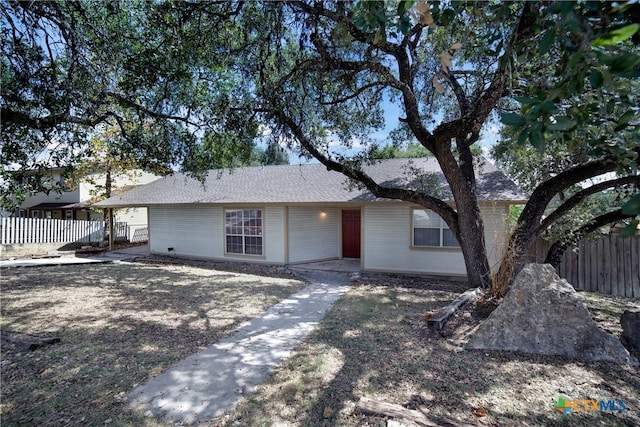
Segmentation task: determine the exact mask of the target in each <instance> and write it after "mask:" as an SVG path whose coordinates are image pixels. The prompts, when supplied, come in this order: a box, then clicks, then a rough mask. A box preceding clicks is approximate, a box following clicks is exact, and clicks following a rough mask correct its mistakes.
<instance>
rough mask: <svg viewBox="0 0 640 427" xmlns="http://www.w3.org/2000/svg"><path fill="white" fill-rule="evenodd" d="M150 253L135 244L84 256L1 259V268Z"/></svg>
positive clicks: (121, 258)
mask: <svg viewBox="0 0 640 427" xmlns="http://www.w3.org/2000/svg"><path fill="white" fill-rule="evenodd" d="M148 254H149V246H148V245H144V246H134V247H131V248H125V249H117V250H115V251H107V252H96V253H95V254H91V253H85V254H84V256H77V255H76V256H74V255H60V256H56V255H52V256H51V257H40V258H22V259H20V258H17V259H15V260H2V261H0V268H9V267H42V266H46V265H71V264H100V263H108V262H123V261H132V260H134V259H136V258H138V257H141V256H146V255H148Z"/></svg>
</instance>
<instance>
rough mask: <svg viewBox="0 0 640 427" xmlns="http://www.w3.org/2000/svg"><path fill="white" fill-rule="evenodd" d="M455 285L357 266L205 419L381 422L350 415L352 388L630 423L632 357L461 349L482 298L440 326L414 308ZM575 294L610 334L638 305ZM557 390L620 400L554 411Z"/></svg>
mask: <svg viewBox="0 0 640 427" xmlns="http://www.w3.org/2000/svg"><path fill="white" fill-rule="evenodd" d="M464 290H465V286H464V285H463V284H460V283H456V282H447V281H442V280H434V279H425V278H408V277H393V276H383V275H371V276H367V275H365V276H363V278H362V279H361V280H359V281H358V282H357V283H356V285H355V286H354V288H353V289H352V290H351V291H350V292H349V293H347V295H346V296H345V297H343V298H342V299H341V300H340V301H338V302H337V303H336V305H335V306H334V307H333V309H332V310H331V312H330V313H329V314H328V316H327V317H326V318H325V320H324V321H323V322H322V324H321V325H320V326H319V328H318V329H317V330H316V331H315V332H314V333H313V334H312V335H311V336H310V337H309V338H308V339H307V340H306V342H305V343H304V344H303V345H302V346H300V347H299V348H298V349H297V351H296V353H295V354H294V355H293V356H292V357H291V358H289V359H288V360H286V361H285V362H284V363H283V364H282V365H281V366H280V367H279V368H278V369H277V371H276V372H275V373H274V375H273V376H272V377H270V378H269V379H268V381H266V382H265V383H264V384H262V385H261V386H259V387H258V389H257V390H256V393H254V394H253V395H251V396H248V397H247V398H245V400H244V401H243V402H242V403H241V405H239V407H238V408H237V410H236V411H235V412H234V413H233V414H230V415H229V416H227V417H224V418H221V419H218V420H213V421H212V422H211V423H209V424H207V425H211V426H217V425H225V426H239V425H242V426H244V425H250V426H272V425H278V426H386V425H387V420H386V419H385V418H383V417H375V416H365V415H354V408H355V406H356V404H357V402H358V401H359V400H360V398H361V397H366V398H369V399H376V400H381V401H385V402H389V403H393V404H399V405H403V406H404V407H406V408H411V409H416V408H419V409H420V410H421V411H425V412H426V413H428V414H429V415H430V416H432V417H434V418H440V419H447V420H452V421H454V422H455V423H460V424H462V423H469V424H474V425H488V426H523V425H531V426H533V425H545V426H547V425H564V426H574V425H576V426H592V425H609V426H625V425H628V426H637V425H640V412H639V410H640V370H639V369H638V368H634V367H630V366H627V365H618V364H608V363H584V362H578V361H574V360H567V359H563V358H560V357H549V356H535V355H528V354H519V353H515V352H493V351H467V350H464V345H465V343H466V342H467V340H468V338H469V336H470V334H471V333H472V332H473V331H474V330H475V328H476V327H477V326H478V325H479V324H480V322H481V321H482V320H483V319H484V318H486V317H487V316H488V315H489V313H490V312H491V310H492V308H493V307H492V304H491V303H490V302H489V303H487V301H485V300H483V299H480V298H478V299H476V300H473V301H471V302H470V303H469V304H467V305H466V306H464V307H463V308H462V309H461V310H458V311H457V312H456V314H455V315H454V317H453V318H452V319H450V321H449V322H448V323H447V325H446V326H445V328H444V329H443V330H442V331H432V330H430V329H428V328H427V326H426V321H425V315H428V314H429V313H431V312H433V311H436V310H438V309H439V308H441V307H443V306H444V305H446V304H447V303H449V302H450V301H452V300H453V299H455V298H456V297H457V296H458V295H459V294H460V293H461V292H463V291H464ZM582 295H583V296H584V297H585V300H586V303H587V305H588V307H589V309H590V311H591V313H592V314H593V317H594V318H595V320H596V321H597V322H598V323H599V325H600V326H601V327H603V328H604V329H606V330H608V331H609V332H611V333H613V334H615V335H616V336H619V335H620V332H621V328H620V323H619V317H620V315H621V314H622V312H623V311H624V310H625V309H629V308H636V309H637V308H638V301H637V300H632V299H625V298H617V297H607V296H601V295H597V294H589V293H583V294H582ZM426 317H428V316H426ZM570 336H571V331H567V337H568V339H570ZM560 397H563V398H564V399H565V400H574V399H590V400H600V399H604V400H609V399H613V400H616V401H617V400H624V401H625V404H626V406H627V407H628V408H629V410H628V411H626V412H624V413H612V412H611V411H609V412H582V413H578V412H574V413H570V414H568V415H563V414H562V413H561V412H559V411H557V410H555V409H554V405H555V404H556V403H557V402H558V399H559V398H560ZM406 425H413V424H410V423H406Z"/></svg>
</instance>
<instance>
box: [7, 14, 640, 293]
mask: <svg viewBox="0 0 640 427" xmlns="http://www.w3.org/2000/svg"><path fill="white" fill-rule="evenodd" d="M2 14H3V32H4V34H3V60H2V61H3V62H2V66H3V73H2V74H3V98H2V114H3V135H2V138H3V156H7V158H8V159H10V160H11V161H13V162H17V163H19V162H20V159H21V158H20V156H21V155H23V154H25V153H34V152H36V153H37V152H38V149H40V150H41V149H42V148H43V147H45V148H49V149H50V148H51V143H52V142H56V141H62V140H64V141H65V144H62V145H61V147H65V148H67V149H68V147H74V146H76V145H77V144H78V139H77V136H75V135H74V132H77V131H78V130H84V129H87V128H89V129H90V128H91V127H92V126H95V125H96V124H97V123H101V122H103V121H109V122H111V123H115V124H118V125H119V126H120V127H121V128H122V131H123V136H124V137H125V138H124V140H125V141H127V143H128V144H130V145H129V147H130V149H131V150H132V151H133V152H135V153H138V154H139V157H140V158H141V159H147V160H148V161H151V162H161V163H165V164H183V165H186V166H188V168H189V169H191V170H192V171H202V170H204V169H206V168H207V167H210V165H208V164H207V163H208V161H207V160H208V159H210V157H208V156H206V155H203V148H204V153H206V151H207V150H206V148H207V144H211V145H212V146H217V147H219V146H220V145H222V146H224V147H229V148H230V150H231V151H232V152H233V150H234V149H239V147H241V145H242V143H243V142H244V141H248V140H251V139H253V138H255V137H256V136H258V135H263V137H264V135H268V137H269V138H271V139H272V140H273V141H276V142H278V143H283V142H286V143H288V144H289V145H290V146H291V147H292V148H294V149H297V150H299V152H300V154H301V155H304V156H308V157H313V158H315V159H317V160H318V161H320V162H321V163H323V164H324V165H325V166H326V167H327V168H329V169H331V170H335V171H338V172H341V173H343V174H344V175H345V176H347V177H348V178H350V179H351V180H352V181H354V182H355V183H357V184H358V185H361V186H363V187H366V188H367V189H369V190H370V191H371V192H372V193H374V194H375V195H377V196H379V197H386V198H391V199H399V200H404V201H408V202H412V203H416V204H419V205H421V206H424V207H425V208H429V209H432V210H434V211H435V212H437V213H438V214H439V215H440V216H441V217H442V218H443V219H444V220H445V221H446V222H447V224H448V225H449V227H450V229H451V230H452V232H453V233H454V234H455V235H456V237H457V238H458V241H459V242H460V244H461V250H462V252H463V254H464V259H465V263H466V268H467V272H468V276H469V282H470V283H471V284H472V285H473V286H483V287H489V286H491V285H492V283H493V284H494V285H495V291H496V292H497V293H501V292H503V291H504V290H505V289H506V287H507V286H508V284H509V282H510V280H511V279H512V277H513V274H514V273H515V272H516V271H517V270H518V268H519V267H520V265H521V264H522V262H524V259H525V256H526V254H527V253H528V252H529V250H530V248H531V245H532V244H533V242H534V241H535V240H536V239H537V238H538V236H539V235H540V234H541V233H542V232H544V230H545V229H546V228H548V227H549V226H550V225H552V224H553V222H554V221H558V220H560V219H562V218H563V217H566V216H567V215H570V214H571V209H572V208H573V207H575V206H576V203H575V202H576V201H579V200H578V199H579V198H586V197H589V195H590V194H592V192H594V191H596V189H597V187H596V189H594V188H593V187H591V190H589V189H586V188H585V189H584V190H580V191H575V192H574V193H572V194H573V196H572V198H571V199H570V200H571V201H570V202H569V200H567V203H564V204H562V205H560V206H559V207H558V208H557V209H556V210H555V211H554V212H553V213H552V214H551V215H547V216H545V212H546V211H547V208H548V206H549V204H550V203H551V202H552V201H553V200H554V199H555V198H556V196H557V195H558V194H559V193H561V192H563V191H566V190H567V189H569V188H571V189H575V188H576V186H579V185H580V184H581V183H583V182H585V181H586V180H588V179H590V178H594V177H603V176H604V177H605V178H602V179H604V180H605V181H609V180H615V179H626V180H627V181H625V185H629V184H633V185H637V184H638V176H637V158H638V155H639V154H640V148H639V143H638V137H637V130H638V110H637V108H634V107H633V105H634V104H633V103H634V96H635V95H634V94H633V93H626V94H625V93H624V90H622V86H621V85H620V83H619V82H620V81H622V80H625V79H634V78H637V77H638V66H639V63H640V56H639V55H638V51H637V31H638V27H637V26H636V25H635V24H634V23H633V20H634V19H637V17H636V18H634V16H635V15H634V14H637V5H629V4H626V3H622V4H618V5H613V4H610V3H607V2H580V3H574V2H557V3H555V2H523V3H520V2H487V3H485V2H464V1H462V2H458V1H454V2H441V3H436V4H433V5H428V4H426V3H420V2H414V1H400V2H371V1H356V2H322V1H304V2H247V3H243V2H203V3H188V2H178V3H174V2H170V1H167V2H155V3H146V2H140V3H134V2H123V3H112V2H106V3H100V2H97V3H96V2H92V3H85V2H78V3H76V2H64V3H62V2H53V3H27V4H24V3H20V4H18V3H3V4H2ZM5 85H6V87H7V90H6V92H5V91H4V87H5ZM611 90H613V91H614V92H615V93H616V94H617V95H616V99H617V100H618V101H619V102H621V103H623V104H625V103H626V105H628V106H629V108H628V109H625V110H624V112H623V113H622V115H618V116H615V115H614V110H615V111H620V109H621V108H623V107H621V106H620V105H616V106H615V108H613V109H612V108H609V107H608V106H607V104H606V103H605V104H601V103H599V102H598V101H594V102H592V103H590V104H587V105H583V104H582V99H583V98H581V96H582V94H584V93H585V92H589V93H595V94H598V93H600V96H601V98H603V99H604V98H606V97H607V95H608V92H607V91H611ZM5 93H6V95H5ZM636 101H637V99H636ZM390 104H395V105H396V106H397V107H398V108H399V110H400V111H401V117H400V118H399V119H400V126H399V129H398V130H397V131H396V135H404V138H405V139H406V140H409V141H412V142H416V143H418V144H420V145H421V146H423V147H424V148H425V149H426V150H427V151H429V152H430V153H431V154H432V155H433V156H434V157H435V158H436V159H437V160H438V162H439V164H440V166H441V168H442V171H443V174H444V176H445V178H446V180H447V182H448V184H449V187H450V188H451V193H452V194H453V198H454V203H453V205H450V204H448V203H446V201H444V200H442V199H440V198H438V197H437V196H436V193H432V192H430V191H425V190H424V189H423V190H417V189H413V188H390V187H386V186H384V185H383V184H382V183H378V182H375V181H374V180H373V179H372V178H371V177H369V176H368V175H367V174H366V173H365V172H364V169H363V168H362V165H363V164H366V163H367V162H371V161H375V159H374V158H375V157H376V153H379V147H378V146H377V144H376V141H375V140H373V139H372V137H371V135H372V134H373V133H374V132H376V131H378V130H380V129H382V128H383V127H384V120H383V110H384V109H385V108H387V107H388V106H389V105H390ZM635 105H636V106H637V102H636V103H635ZM496 112H498V113H501V117H502V121H503V122H504V123H505V124H507V125H511V126H514V127H515V128H517V132H518V138H517V141H518V142H519V143H521V144H531V145H533V146H534V147H536V148H538V149H544V147H546V146H551V145H553V144H556V143H559V142H562V143H563V144H566V143H567V141H568V140H574V143H575V144H576V146H579V147H583V148H585V149H586V150H587V151H588V152H589V156H588V157H585V158H583V159H577V160H576V161H573V162H570V163H566V164H563V165H558V166H559V169H558V171H557V173H555V174H554V175H550V176H548V177H546V178H544V179H542V180H541V181H540V182H539V184H538V185H537V186H536V187H535V188H534V189H532V191H531V197H530V200H529V202H528V203H527V205H526V206H525V208H524V210H523V214H522V216H521V217H520V219H519V222H518V225H517V228H516V230H515V231H514V233H513V235H512V238H511V240H510V245H509V247H508V248H507V255H506V256H505V260H504V262H503V263H502V265H501V267H500V269H499V274H498V276H497V279H496V280H494V279H493V278H492V274H491V270H490V267H489V263H488V260H487V255H486V244H485V240H484V236H483V223H482V217H481V215H480V209H479V206H478V200H477V197H476V176H475V161H476V160H475V159H474V156H473V147H474V144H476V143H477V142H478V141H479V139H480V138H481V134H482V131H483V127H484V126H485V125H486V124H487V123H489V122H490V121H491V119H492V117H493V118H495V117H497V116H496ZM592 127H598V128H602V127H604V128H607V129H608V130H609V131H607V132H596V133H594V132H589V130H590V129H591V128H592ZM71 135H74V136H71ZM74 138H75V139H74ZM578 138H579V139H578ZM34 141H36V142H37V143H36V142H34ZM335 141H338V142H339V143H340V144H342V145H343V146H344V147H351V148H353V147H354V146H358V147H362V146H364V147H365V148H364V149H360V150H359V151H358V150H356V151H355V154H350V155H346V154H345V153H346V152H349V153H354V150H349V151H342V152H340V151H335V150H332V149H331V147H332V146H333V144H334V143H335ZM356 143H357V144H356ZM74 144H75V145H74ZM53 151H54V152H55V150H53ZM71 152H74V151H73V150H71ZM74 153H75V152H74ZM417 173H419V172H417ZM607 173H614V174H617V175H615V177H612V178H607V177H606V176H607V175H605V174H607ZM611 185H612V186H613V184H611ZM606 188H609V187H606V186H604V185H603V186H602V187H600V190H604V189H606ZM574 197H575V198H574ZM625 212H626V213H625ZM625 212H622V210H621V211H620V212H619V213H620V215H618V216H617V217H616V219H619V218H622V217H625V216H627V217H629V216H633V215H634V212H635V211H634V209H630V210H628V211H625ZM610 218H613V217H610Z"/></svg>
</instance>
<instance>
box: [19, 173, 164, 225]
mask: <svg viewBox="0 0 640 427" xmlns="http://www.w3.org/2000/svg"><path fill="white" fill-rule="evenodd" d="M35 178H36V175H33V176H29V175H27V177H26V178H25V179H35ZM92 178H93V180H94V181H95V182H101V181H103V180H104V179H101V176H100V175H99V174H96V175H95V176H94V177H92ZM158 178H159V177H158V176H156V175H153V174H150V173H147V172H143V171H136V172H135V173H132V174H131V175H130V176H128V175H126V174H123V175H116V176H114V177H113V188H118V189H122V188H123V187H125V188H130V187H131V186H133V185H140V184H148V183H149V182H152V181H154V180H156V179H158ZM88 181H89V180H83V181H81V182H78V183H75V182H74V183H69V182H65V178H64V169H63V168H52V169H49V170H48V171H47V172H46V173H45V174H44V176H43V177H42V178H41V179H40V181H39V182H37V183H35V182H34V183H32V186H33V187H35V188H62V189H63V191H62V192H59V191H55V190H52V191H50V192H49V194H47V193H46V192H44V191H40V192H38V193H36V194H34V195H32V196H28V197H26V198H25V200H24V201H23V202H22V203H21V204H20V206H19V207H17V208H16V210H15V212H14V213H13V215H14V216H20V217H27V218H50V219H69V220H98V221H101V220H102V219H103V213H102V210H101V209H95V208H93V207H92V206H91V201H93V200H95V198H96V194H95V190H96V186H95V185H93V184H90V183H89V182H88ZM116 191H119V190H116ZM114 192H115V191H114ZM115 221H116V222H126V223H127V224H128V225H129V227H130V228H133V230H132V232H133V231H134V230H135V229H137V228H141V227H146V226H147V211H146V209H145V208H139V209H123V210H119V211H116V215H115Z"/></svg>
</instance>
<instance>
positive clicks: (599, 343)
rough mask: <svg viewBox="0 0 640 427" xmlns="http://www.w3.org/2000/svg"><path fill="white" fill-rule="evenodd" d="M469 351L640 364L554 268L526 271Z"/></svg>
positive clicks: (537, 266) (544, 266) (537, 267)
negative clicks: (604, 328) (596, 319)
mask: <svg viewBox="0 0 640 427" xmlns="http://www.w3.org/2000/svg"><path fill="white" fill-rule="evenodd" d="M466 348H467V349H488V350H515V351H522V352H525V353H535V354H547V355H561V356H567V357H571V358H575V359H580V360H585V361H610V362H618V363H631V364H637V363H638V361H637V360H636V359H635V358H633V357H631V356H630V355H629V352H628V351H627V350H626V349H625V348H624V347H623V346H622V344H621V343H620V341H619V340H618V339H617V338H616V337H615V336H613V335H611V334H609V333H607V332H606V331H604V330H602V329H600V328H598V327H597V326H596V324H595V322H594V321H593V319H592V318H591V315H590V314H589V311H588V310H587V308H586V306H585V305H584V303H583V302H582V300H581V299H580V297H579V295H578V294H577V292H576V291H575V289H573V286H571V285H570V284H569V282H567V281H566V280H564V279H561V278H560V277H559V276H558V275H557V274H556V272H555V270H554V269H553V267H552V266H551V265H549V264H528V265H526V266H525V267H524V268H523V270H522V271H521V272H520V274H518V276H517V277H516V279H515V281H514V283H513V285H512V287H511V289H510V290H509V292H508V293H507V295H506V296H505V298H504V300H503V301H502V303H501V304H500V305H499V306H498V307H497V308H496V309H495V310H494V311H493V313H491V315H490V316H489V317H488V318H487V319H486V320H485V321H484V322H483V323H482V324H481V325H480V327H479V328H478V330H477V331H476V332H475V334H474V335H473V336H472V338H471V339H470V340H469V342H468V343H467V346H466Z"/></svg>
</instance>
